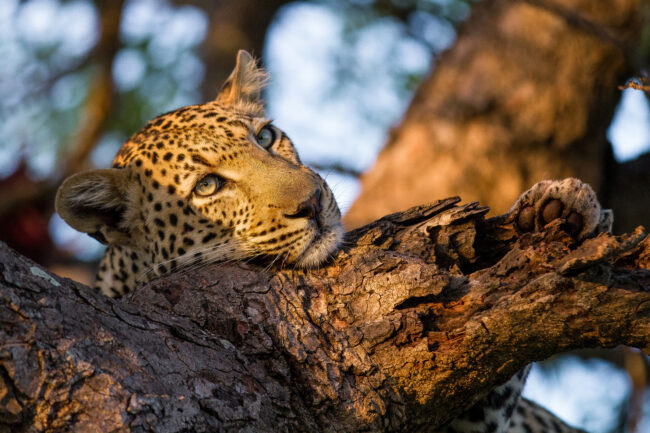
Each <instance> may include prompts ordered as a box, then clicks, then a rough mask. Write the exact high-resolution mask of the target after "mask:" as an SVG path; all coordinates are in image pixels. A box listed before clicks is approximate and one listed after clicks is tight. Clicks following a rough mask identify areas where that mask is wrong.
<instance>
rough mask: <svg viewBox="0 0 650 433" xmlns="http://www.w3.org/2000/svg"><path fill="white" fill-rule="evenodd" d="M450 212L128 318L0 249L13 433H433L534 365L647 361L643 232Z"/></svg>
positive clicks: (138, 296)
mask: <svg viewBox="0 0 650 433" xmlns="http://www.w3.org/2000/svg"><path fill="white" fill-rule="evenodd" d="M457 201H458V200H457V199H447V200H443V201H440V202H437V203H434V204H431V205H426V206H420V207H417V208H413V209H410V210H408V211H406V212H402V213H398V214H393V215H389V216H387V217H384V218H382V219H380V220H378V221H376V222H374V223H372V224H370V225H368V226H365V227H363V228H361V229H358V230H355V231H353V232H351V233H349V234H348V236H347V238H346V247H345V248H344V249H343V250H342V251H341V252H340V253H339V254H338V255H337V256H336V257H335V258H334V259H333V261H332V263H330V264H329V265H328V266H325V267H323V268H321V269H317V270H312V271H309V272H305V271H297V270H291V269H285V270H273V271H268V270H264V269H263V268H260V267H259V266H257V265H251V264H244V263H239V264H215V265H211V266H206V267H204V268H201V269H197V270H192V271H191V272H186V273H181V274H175V275H171V276H168V277H166V278H164V279H159V280H155V281H153V282H151V283H149V284H148V285H146V286H144V287H142V288H140V289H138V290H136V291H135V292H134V293H133V294H132V295H131V296H130V297H129V298H127V299H123V300H119V301H115V300H112V299H108V298H105V297H102V296H101V295H98V294H95V293H94V292H92V291H91V290H89V289H88V288H86V287H84V286H81V285H79V284H77V283H74V282H72V281H70V280H65V279H61V278H58V277H56V276H52V275H50V274H48V273H46V272H45V271H43V270H41V269H40V268H38V267H37V266H35V265H34V264H33V263H31V262H30V261H29V260H27V259H25V258H23V257H20V256H18V255H17V254H15V253H13V252H12V251H10V250H9V249H7V248H1V249H0V299H1V303H0V323H2V326H1V327H0V332H1V333H2V337H1V338H0V365H1V367H2V368H0V379H1V380H2V382H1V383H2V386H0V389H3V390H4V392H3V394H2V397H1V399H0V426H1V425H4V426H8V427H9V429H11V431H12V432H22V431H27V430H28V429H31V430H29V431H46V430H48V429H57V428H58V429H64V430H66V431H88V429H89V428H90V427H91V426H92V429H93V430H94V431H113V430H120V431H168V432H176V431H182V430H183V429H185V431H187V430H192V431H203V430H208V431H240V430H244V429H245V430H246V431H251V432H255V431H259V432H262V431H332V432H334V431H346V432H354V431H430V430H432V429H433V428H435V427H436V426H439V425H441V424H442V423H444V422H446V421H448V420H449V419H450V418H452V417H454V416H456V415H458V414H459V413H460V412H461V411H462V410H464V409H466V408H467V407H468V406H469V405H471V404H472V403H473V402H475V401H476V400H477V399H478V398H480V397H481V396H482V395H484V394H485V393H486V392H487V391H488V390H489V389H491V388H492V387H494V386H495V385H496V384H499V383H502V382H504V381H505V380H507V379H508V378H509V377H510V376H511V375H512V374H514V373H515V372H516V371H518V370H519V369H520V368H521V367H523V366H524V365H526V364H528V363H529V362H531V361H534V360H538V359H544V358H546V357H548V356H550V355H552V354H554V353H558V352H562V351H566V350H571V349H577V348H584V347H595V346H601V347H614V346H616V345H619V344H625V345H630V346H635V347H638V348H641V349H642V350H644V351H645V353H650V271H649V270H648V269H650V242H649V241H648V240H647V239H646V237H645V233H644V232H643V229H642V228H639V229H637V230H636V231H635V232H633V233H631V234H626V235H623V236H620V237H615V236H612V235H608V234H602V235H600V236H598V237H597V238H594V239H590V240H588V241H586V242H584V243H583V244H582V245H576V243H575V241H574V240H573V239H572V238H571V237H570V236H569V235H568V234H566V233H565V232H564V231H563V230H562V224H560V223H555V224H552V225H550V226H549V227H548V230H547V231H546V232H545V233H538V234H530V233H529V234H524V235H519V234H517V233H516V231H515V229H514V228H513V225H512V221H511V219H512V218H511V217H509V216H507V215H506V216H501V217H497V218H492V219H487V220H486V219H485V218H484V215H485V213H486V212H487V208H483V207H480V206H478V205H476V204H475V203H474V204H469V205H464V206H457V205H456V203H457ZM84 429H85V430H84Z"/></svg>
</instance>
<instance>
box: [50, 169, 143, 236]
mask: <svg viewBox="0 0 650 433" xmlns="http://www.w3.org/2000/svg"><path fill="white" fill-rule="evenodd" d="M130 184H131V182H130V177H129V170H128V169H118V168H108V169H99V170H90V171H85V172H82V173H78V174H75V175H73V176H70V177H69V178H67V179H66V180H65V181H64V182H63V184H62V185H61V186H60V187H59V190H58V191H57V193H56V201H55V208H56V211H57V212H58V213H59V215H60V216H61V218H63V220H64V221H65V222H67V223H68V224H70V226H72V227H73V228H74V229H76V230H79V231H80V232H84V233H88V234H89V235H90V236H92V237H94V238H95V239H97V240H98V241H100V242H101V243H103V244H117V245H126V246H130V245H131V244H133V243H134V242H135V239H134V236H132V233H131V230H130V221H129V219H130V217H129V215H130V214H132V212H128V204H129V198H128V195H129V185H130Z"/></svg>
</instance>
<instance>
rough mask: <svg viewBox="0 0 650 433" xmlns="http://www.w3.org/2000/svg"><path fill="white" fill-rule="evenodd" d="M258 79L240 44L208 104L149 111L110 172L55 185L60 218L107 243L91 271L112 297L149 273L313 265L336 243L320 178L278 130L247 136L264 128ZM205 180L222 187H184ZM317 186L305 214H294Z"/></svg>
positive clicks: (337, 228) (335, 216) (335, 221)
mask: <svg viewBox="0 0 650 433" xmlns="http://www.w3.org/2000/svg"><path fill="white" fill-rule="evenodd" d="M265 77H266V74H265V73H264V71H263V70H261V69H259V68H257V67H256V66H255V62H254V60H253V59H252V57H251V56H250V55H249V54H248V53H246V52H243V51H240V53H239V55H238V58H237V66H236V67H235V69H234V71H233V73H232V74H231V76H230V78H229V79H228V81H227V82H226V84H225V85H224V87H223V90H222V92H221V93H220V94H219V95H218V96H217V98H216V100H215V101H213V102H208V103H206V104H201V105H194V106H190V107H184V108H181V109H179V110H176V111H173V112H170V113H167V114H163V115H161V116H159V117H157V118H156V119H154V120H152V121H151V122H149V123H148V124H147V125H146V126H145V127H144V128H143V129H142V130H140V131H139V132H137V133H136V134H134V135H133V137H131V139H130V140H129V141H127V142H126V143H125V144H124V145H123V146H122V148H121V149H120V151H119V153H118V154H117V156H116V157H115V160H114V161H113V168H111V169H102V170H91V171H89V172H85V173H80V174H77V175H75V176H72V177H70V178H69V179H67V180H66V181H65V182H64V183H63V185H62V186H61V188H60V190H59V192H58V194H57V200H56V208H57V211H58V212H59V214H60V215H61V217H62V218H63V219H64V220H65V221H67V222H68V223H69V224H70V225H71V226H72V227H74V228H76V229H77V230H80V231H83V232H86V233H89V234H90V235H91V236H94V237H95V238H97V239H98V240H100V241H101V242H104V243H106V244H108V245H109V248H108V251H107V252H106V255H105V256H104V258H103V259H102V262H101V264H100V269H99V272H98V276H97V287H98V288H99V289H100V290H101V291H102V292H104V293H105V294H107V295H111V296H115V295H121V294H123V293H125V292H127V291H129V290H132V289H133V288H134V287H135V286H136V285H137V284H139V283H141V282H144V281H148V280H150V279H151V278H153V277H155V276H157V275H160V274H164V273H167V272H171V271H174V270H177V269H180V268H183V267H188V266H195V265H199V264H204V263H209V262H215V261H223V260H239V259H247V258H252V257H257V256H264V257H265V258H266V259H267V261H271V262H275V263H277V264H285V265H286V264H291V265H292V266H299V267H309V266H317V265H319V264H321V263H322V262H323V261H324V260H326V259H327V257H328V256H329V255H330V254H331V253H332V252H333V251H334V250H336V249H337V247H338V245H339V243H340V240H341V237H342V232H343V230H342V227H341V223H340V212H339V209H338V206H337V205H336V202H335V200H334V197H333V194H332V192H331V191H330V189H329V187H328V186H327V184H326V183H325V182H324V181H323V179H321V178H320V176H318V175H317V174H316V173H314V172H313V171H312V170H310V169H309V168H307V167H305V166H304V165H302V164H301V163H300V159H299V158H298V155H297V153H296V150H295V148H294V147H293V144H292V143H291V141H290V140H289V138H288V137H286V135H284V133H283V132H282V131H280V130H279V129H277V128H274V127H273V128H274V131H275V134H276V139H275V141H274V143H273V145H272V146H271V147H270V148H269V149H265V148H263V147H261V146H260V145H259V144H258V143H257V141H256V135H257V134H258V133H259V131H260V129H261V128H263V127H264V126H265V125H267V124H268V123H269V120H268V119H266V118H265V117H264V112H263V109H262V107H263V105H262V101H261V100H260V99H259V93H260V90H261V88H262V86H263V84H264V81H265ZM206 175H217V176H219V178H220V179H221V180H222V182H221V183H222V186H221V188H220V189H219V191H218V192H217V193H215V194H213V195H211V196H209V197H202V196H200V195H197V194H196V193H195V192H194V188H195V186H196V184H197V182H199V181H200V180H201V179H202V178H203V177H204V176H206ZM317 193H319V194H320V195H319V199H318V201H317V206H316V207H315V208H314V209H318V212H317V215H313V216H311V217H307V216H305V217H303V216H301V214H300V210H301V209H302V208H301V206H302V205H303V204H304V203H306V202H309V201H310V199H312V201H313V197H315V196H316V194H317ZM314 203H316V202H314ZM296 215H298V216H297V217H296Z"/></svg>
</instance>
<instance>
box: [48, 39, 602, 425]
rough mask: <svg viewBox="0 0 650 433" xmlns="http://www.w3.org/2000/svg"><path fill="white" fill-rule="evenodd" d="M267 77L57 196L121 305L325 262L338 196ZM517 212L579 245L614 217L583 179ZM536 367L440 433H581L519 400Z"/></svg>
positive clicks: (183, 116)
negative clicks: (227, 265) (265, 92)
mask: <svg viewBox="0 0 650 433" xmlns="http://www.w3.org/2000/svg"><path fill="white" fill-rule="evenodd" d="M267 81H268V74H267V73H266V72H265V70H264V69H263V68H261V67H259V66H258V65H257V61H256V60H255V59H254V58H253V57H252V56H251V55H250V54H249V53H247V52H246V51H243V50H242V51H240V52H239V53H238V55H237V61H236V66H235V68H234V70H233V71H232V73H231V74H230V76H229V77H228V79H227V80H226V81H225V83H224V85H223V86H222V87H221V90H220V91H219V92H218V94H217V96H216V98H215V99H214V100H213V101H209V102H207V103H204V104H198V105H191V106H187V107H183V108H179V109H177V110H173V111H170V112H168V113H165V114H162V115H160V116H158V117H156V118H154V119H153V120H151V121H150V122H148V123H147V124H146V125H145V126H144V127H143V128H142V129H141V130H139V131H137V132H136V133H135V134H133V136H132V137H131V138H130V139H129V140H128V141H126V142H125V143H124V144H123V146H122V147H121V148H120V150H119V151H118V153H117V155H116V156H115V159H114V160H113V163H112V166H111V167H110V168H99V169H93V170H88V171H84V172H81V173H78V174H75V175H72V176H70V177H69V178H67V179H66V180H65V181H64V182H63V183H62V185H61V186H60V188H59V190H58V191H57V195H56V199H55V208H56V211H57V212H58V214H59V215H60V216H61V218H63V220H65V221H66V222H67V223H68V224H69V225H70V226H71V227H73V228H74V229H76V230H78V231H81V232H84V233H87V234H88V235H90V236H91V237H93V238H95V239H96V240H98V241H99V242H101V243H103V244H105V245H107V249H106V252H105V254H104V256H103V258H102V259H101V261H100V263H99V268H98V271H97V274H96V282H95V289H96V290H97V291H99V292H101V293H103V294H104V295H107V296H109V297H113V298H118V297H122V296H124V295H126V294H128V293H130V292H132V291H133V290H134V289H135V288H136V287H137V286H138V285H140V284H143V283H146V282H148V281H151V280H152V279H154V278H157V277H159V276H162V275H165V274H169V273H174V272H179V271H181V270H186V269H191V268H192V267H195V266H202V265H205V264H208V263H214V262H226V261H237V260H254V259H255V260H258V259H259V260H261V261H265V262H268V263H270V264H274V263H277V264H278V265H279V266H285V265H292V266H294V267H296V268H312V267H317V266H321V265H323V264H324V263H325V262H326V261H327V260H328V259H329V258H330V257H331V256H332V255H333V254H334V253H335V252H336V251H337V250H338V249H339V248H340V246H341V243H342V240H343V235H344V229H343V225H342V223H341V211H340V209H339V207H338V204H337V202H336V200H335V198H334V194H333V192H332V190H331V189H330V188H329V186H328V185H327V183H326V182H325V180H324V179H323V178H322V177H321V176H319V175H318V174H317V173H316V172H315V171H313V170H312V169H310V168H309V167H307V166H306V165H304V164H303V163H302V162H301V160H300V158H299V156H298V152H297V151H296V148H295V147H294V145H293V142H292V141H291V140H290V139H289V137H288V136H287V135H286V134H285V133H284V132H283V131H282V130H281V129H279V128H278V127H276V126H275V125H274V124H273V123H272V122H271V120H270V119H268V118H267V117H266V114H265V109H264V102H263V100H262V98H261V91H262V89H263V87H264V85H265V84H266V82H267ZM510 213H511V214H512V215H515V217H514V218H515V227H516V228H517V230H518V231H520V232H521V233H525V232H531V231H540V230H542V229H543V227H544V226H545V225H546V224H547V223H549V222H551V221H553V220H556V219H557V218H563V219H564V220H565V221H566V223H567V226H568V230H569V231H571V233H572V234H573V235H574V236H575V237H576V239H578V240H581V239H585V238H587V237H589V236H593V235H594V234H595V233H597V232H598V231H605V230H609V229H610V228H611V220H612V215H611V212H610V213H608V212H607V211H606V210H603V209H601V206H600V204H599V202H598V200H597V198H596V195H595V193H594V191H593V190H592V189H591V187H589V185H587V184H585V183H583V182H581V181H580V180H578V179H574V178H569V179H564V180H559V181H553V180H547V181H542V182H538V183H537V184H535V185H534V186H533V187H532V188H531V189H529V190H528V191H526V192H525V193H524V194H522V195H521V196H520V197H519V199H518V200H517V201H516V203H515V204H514V205H513V208H512V209H511V211H510ZM528 370H529V367H526V368H525V369H523V370H521V371H520V372H519V373H517V374H516V375H515V376H513V377H512V379H510V380H509V381H508V382H507V383H505V384H503V385H501V386H499V387H497V388H495V389H494V390H492V391H491V392H490V393H489V394H488V395H486V396H485V397H484V398H483V399H482V400H480V401H479V402H478V403H476V404H475V405H474V406H472V407H471V408H470V409H468V410H467V411H466V412H465V413H464V414H462V415H461V416H459V417H457V418H456V419H454V420H453V421H451V422H450V423H449V424H448V425H446V426H443V427H442V428H440V429H439V430H438V431H439V432H440V433H506V432H508V433H546V432H556V433H568V432H575V431H578V430H574V429H572V428H570V427H569V426H568V425H566V424H565V423H563V422H562V421H561V420H559V419H557V418H555V417H554V416H553V415H552V414H551V413H550V412H548V411H546V410H544V409H543V408H541V407H540V406H538V405H536V404H535V403H533V402H530V401H528V400H526V399H524V398H521V396H520V395H521V390H522V388H523V385H524V383H525V379H526V376H527V374H528Z"/></svg>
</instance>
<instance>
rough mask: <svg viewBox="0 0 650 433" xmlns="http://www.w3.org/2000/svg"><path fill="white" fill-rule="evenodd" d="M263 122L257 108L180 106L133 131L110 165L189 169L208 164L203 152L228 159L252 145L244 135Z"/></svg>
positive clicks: (213, 105)
mask: <svg viewBox="0 0 650 433" xmlns="http://www.w3.org/2000/svg"><path fill="white" fill-rule="evenodd" d="M265 122H267V119H266V118H265V117H264V116H263V114H262V113H261V112H259V111H255V110H241V109H237V108H232V107H224V106H222V105H220V104H218V103H216V102H210V103H206V104H200V105H191V106H187V107H183V108H180V109H178V110H174V111H170V112H168V113H165V114H161V115H160V116H158V117H156V118H154V119H153V120H151V121H150V122H148V123H147V124H146V125H145V126H144V127H143V128H142V129H140V130H139V131H138V132H136V133H135V134H134V135H133V136H132V137H131V138H130V139H129V140H128V141H127V142H126V143H124V145H123V146H122V148H121V149H120V151H119V152H118V154H117V155H116V157H115V159H114V161H113V167H114V168H124V167H126V166H127V165H129V164H135V165H137V166H138V167H140V166H145V167H148V166H157V165H171V164H173V168H175V169H183V170H185V171H193V170H195V169H196V168H197V166H201V165H203V166H205V165H210V164H208V163H207V160H206V158H205V157H204V156H205V155H207V154H209V155H211V156H213V157H214V156H215V155H216V156H217V159H220V160H222V161H226V160H231V161H232V160H234V159H235V158H236V157H237V156H238V155H239V153H241V152H245V151H246V150H247V149H248V150H250V148H251V147H253V145H252V144H251V143H250V141H249V140H247V136H248V134H250V133H251V132H252V131H253V130H255V129H256V128H258V127H259V126H260V125H263V124H264V123H265ZM202 155H204V156H202Z"/></svg>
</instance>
